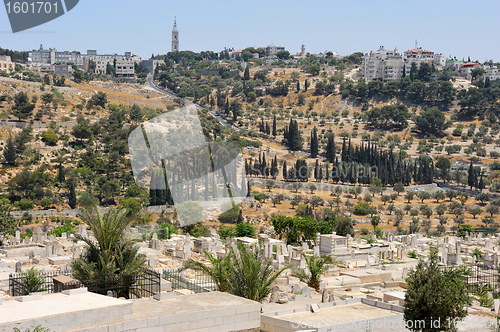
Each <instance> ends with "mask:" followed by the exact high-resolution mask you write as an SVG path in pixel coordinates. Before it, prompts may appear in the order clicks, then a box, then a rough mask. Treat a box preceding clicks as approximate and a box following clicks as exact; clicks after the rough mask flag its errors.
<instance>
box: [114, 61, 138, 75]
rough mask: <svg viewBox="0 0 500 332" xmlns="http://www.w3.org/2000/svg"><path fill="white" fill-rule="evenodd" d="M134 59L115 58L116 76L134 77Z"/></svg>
mask: <svg viewBox="0 0 500 332" xmlns="http://www.w3.org/2000/svg"><path fill="white" fill-rule="evenodd" d="M134 64H135V63H134V61H133V60H129V59H125V60H117V61H116V68H115V69H116V72H115V75H116V77H122V78H134V77H135V69H134Z"/></svg>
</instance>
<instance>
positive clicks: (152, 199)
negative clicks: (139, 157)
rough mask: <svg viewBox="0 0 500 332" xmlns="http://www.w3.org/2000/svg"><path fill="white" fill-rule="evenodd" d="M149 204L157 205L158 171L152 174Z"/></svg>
mask: <svg viewBox="0 0 500 332" xmlns="http://www.w3.org/2000/svg"><path fill="white" fill-rule="evenodd" d="M149 205H150V206H155V205H156V173H155V172H154V171H153V173H152V174H151V181H150V182H149Z"/></svg>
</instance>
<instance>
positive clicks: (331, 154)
mask: <svg viewBox="0 0 500 332" xmlns="http://www.w3.org/2000/svg"><path fill="white" fill-rule="evenodd" d="M326 159H327V160H328V161H329V162H331V163H333V162H334V161H335V138H334V137H333V135H329V136H328V141H327V143H326Z"/></svg>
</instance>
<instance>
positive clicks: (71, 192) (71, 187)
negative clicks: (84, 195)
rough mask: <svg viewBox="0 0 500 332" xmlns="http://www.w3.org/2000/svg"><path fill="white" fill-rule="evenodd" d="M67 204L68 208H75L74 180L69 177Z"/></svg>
mask: <svg viewBox="0 0 500 332" xmlns="http://www.w3.org/2000/svg"><path fill="white" fill-rule="evenodd" d="M68 205H69V207H70V208H72V209H74V208H76V191H75V181H74V180H73V179H71V180H70V181H69V197H68Z"/></svg>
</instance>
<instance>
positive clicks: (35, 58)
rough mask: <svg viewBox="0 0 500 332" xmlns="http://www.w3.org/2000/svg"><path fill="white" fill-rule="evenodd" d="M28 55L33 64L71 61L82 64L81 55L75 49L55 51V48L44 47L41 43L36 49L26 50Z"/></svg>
mask: <svg viewBox="0 0 500 332" xmlns="http://www.w3.org/2000/svg"><path fill="white" fill-rule="evenodd" d="M28 57H29V58H30V60H31V62H32V63H34V64H40V65H42V64H49V65H53V64H56V63H58V64H63V65H65V64H67V63H68V62H72V63H74V64H76V65H77V66H82V65H83V57H82V55H81V54H80V52H76V51H72V52H69V51H61V52H59V51H57V50H56V49H55V48H48V49H44V48H43V45H40V48H39V49H38V50H32V51H29V52H28Z"/></svg>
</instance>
